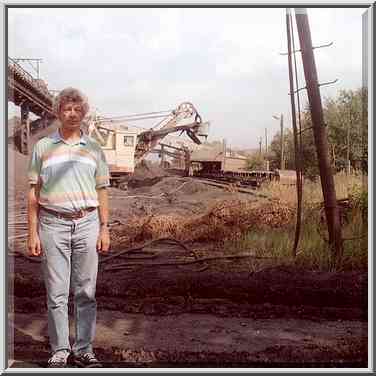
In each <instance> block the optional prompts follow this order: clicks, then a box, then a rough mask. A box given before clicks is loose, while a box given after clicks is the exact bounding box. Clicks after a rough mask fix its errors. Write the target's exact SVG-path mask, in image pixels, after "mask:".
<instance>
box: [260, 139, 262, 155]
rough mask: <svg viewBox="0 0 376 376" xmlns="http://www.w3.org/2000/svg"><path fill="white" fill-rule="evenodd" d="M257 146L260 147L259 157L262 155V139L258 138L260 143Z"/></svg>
mask: <svg viewBox="0 0 376 376" xmlns="http://www.w3.org/2000/svg"><path fill="white" fill-rule="evenodd" d="M259 145H260V155H261V153H262V149H261V148H262V137H260V142H259Z"/></svg>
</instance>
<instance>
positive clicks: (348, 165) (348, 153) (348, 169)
mask: <svg viewBox="0 0 376 376" xmlns="http://www.w3.org/2000/svg"><path fill="white" fill-rule="evenodd" d="M350 125H351V103H350V111H349V121H348V122H347V156H346V157H347V158H346V159H347V161H346V162H347V166H346V174H347V175H350V173H351V163H350Z"/></svg>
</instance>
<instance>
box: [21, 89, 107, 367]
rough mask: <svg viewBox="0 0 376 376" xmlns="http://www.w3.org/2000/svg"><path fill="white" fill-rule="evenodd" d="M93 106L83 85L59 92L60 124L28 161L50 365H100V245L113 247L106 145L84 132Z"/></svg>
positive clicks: (32, 242) (31, 229)
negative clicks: (70, 304) (71, 336)
mask: <svg viewBox="0 0 376 376" xmlns="http://www.w3.org/2000/svg"><path fill="white" fill-rule="evenodd" d="M88 110H89V105H88V102H87V99H86V97H85V96H84V95H83V94H82V93H81V92H80V91H78V90H77V89H73V88H67V89H64V90H63V91H62V92H60V94H59V95H58V96H57V97H56V100H55V103H54V112H55V114H56V116H57V117H58V119H59V120H60V127H59V129H58V130H57V131H56V132H55V133H54V134H52V135H50V136H47V137H44V138H42V139H41V140H39V141H38V142H37V143H36V144H35V146H34V148H33V153H32V156H31V159H30V165H29V174H28V176H29V183H30V190H29V193H28V252H29V255H30V256H41V257H42V269H43V276H44V283H45V286H46V291H47V309H48V334H49V341H50V346H51V350H52V356H51V357H50V359H49V360H48V367H66V365H67V359H68V356H69V355H70V354H71V352H72V353H73V354H72V355H73V359H74V362H75V363H76V364H77V365H78V366H80V367H101V364H100V363H99V361H98V360H97V359H96V357H95V354H94V353H93V348H92V342H93V340H94V336H95V325H96V310H97V308H96V300H95V290H96V280H97V271H98V253H97V252H102V253H106V252H108V249H109V245H110V235H109V229H108V195H107V190H106V187H107V186H109V185H110V184H109V170H108V166H107V164H106V161H105V157H104V153H103V151H102V149H101V148H100V146H99V145H98V144H97V143H96V142H95V141H94V140H92V139H91V138H89V137H87V136H86V135H84V134H83V132H82V130H81V122H82V120H83V118H84V117H85V115H86V113H87V112H88ZM70 286H72V290H73V295H74V316H75V342H74V344H73V346H72V347H71V346H70V343H69V321H68V296H69V290H70Z"/></svg>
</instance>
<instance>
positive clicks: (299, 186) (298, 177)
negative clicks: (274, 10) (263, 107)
mask: <svg viewBox="0 0 376 376" xmlns="http://www.w3.org/2000/svg"><path fill="white" fill-rule="evenodd" d="M291 20H292V19H291V11H290V9H286V29H287V48H288V68H289V81H290V99H291V117H292V128H293V131H294V149H295V170H296V188H297V189H296V194H297V215H296V227H295V238H294V245H293V249H292V254H293V257H296V253H297V248H298V244H299V237H300V228H301V223H302V196H303V194H302V179H301V174H302V168H301V164H300V147H299V143H298V128H297V126H296V109H295V94H294V76H293V71H292V51H291V50H292V49H291V39H292V38H291V25H290V22H291Z"/></svg>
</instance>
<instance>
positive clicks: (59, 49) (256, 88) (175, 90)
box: [8, 8, 364, 147]
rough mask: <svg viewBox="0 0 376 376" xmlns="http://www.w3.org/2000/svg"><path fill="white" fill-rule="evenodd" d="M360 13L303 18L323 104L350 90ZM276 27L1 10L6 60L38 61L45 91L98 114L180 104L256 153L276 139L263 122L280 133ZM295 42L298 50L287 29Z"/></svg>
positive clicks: (279, 15) (264, 20)
mask: <svg viewBox="0 0 376 376" xmlns="http://www.w3.org/2000/svg"><path fill="white" fill-rule="evenodd" d="M363 12H364V10H361V9H351V8H349V9H340V8H336V9H330V8H327V9H309V12H308V14H309V19H310V24H311V32H312V39H313V42H314V44H315V45H318V44H324V43H327V42H330V41H333V42H334V45H333V46H332V47H329V48H325V49H320V50H315V57H316V63H317V69H318V74H319V78H320V80H321V81H331V80H334V79H335V78H338V79H339V82H338V84H336V85H333V86H330V87H329V86H328V87H323V88H322V95H323V96H326V95H335V93H336V92H337V91H338V90H339V89H340V88H349V89H355V88H357V87H359V86H360V82H361V37H362V36H361V14H362V13H363ZM285 22H286V21H285V9H283V8H279V9H277V8H269V9H265V8H264V9H262V8H254V9H253V8H244V9H235V8H226V9H220V8H218V9H176V8H171V9H157V8H142V9H137V8H119V9H109V8H104V9H95V8H92V9H78V8H75V9H59V8H51V9H39V8H29V9H27V8H24V9H19V8H17V9H16V8H11V9H9V33H8V34H9V55H10V56H13V57H40V58H43V63H42V66H41V72H42V77H43V78H45V79H46V81H47V82H48V84H49V87H50V88H52V89H62V88H63V87H65V86H72V85H75V86H78V87H80V88H81V89H82V90H83V91H85V92H86V93H87V94H88V95H89V97H90V99H91V101H92V102H93V106H95V107H98V108H99V109H100V111H101V112H102V113H105V114H107V115H111V114H113V115H114V116H115V115H121V114H129V113H137V112H149V111H158V110H165V109H166V108H167V109H168V108H173V107H175V106H176V105H178V104H179V103H180V102H182V101H186V100H188V101H192V102H193V103H194V105H195V106H196V107H197V109H198V110H199V112H201V114H202V115H203V119H204V120H210V121H211V123H212V126H211V132H212V136H215V137H218V138H227V139H228V142H229V143H231V144H234V145H241V146H250V147H256V146H257V145H258V140H259V137H260V136H262V137H263V135H264V128H265V127H269V130H270V135H271V134H272V132H274V131H278V127H279V125H278V122H276V121H275V120H273V119H272V118H271V115H272V114H275V113H281V112H283V113H284V114H285V118H286V124H287V125H288V119H289V113H290V102H289V96H288V94H287V93H288V91H289V83H288V71H287V57H286V56H281V55H279V53H280V52H283V51H286V49H287V48H286V46H287V42H286V23H285ZM295 38H296V44H297V47H298V35H297V32H296V28H295ZM298 57H299V56H298ZM298 64H299V72H300V73H299V76H300V77H301V78H300V84H301V86H304V85H305V84H304V79H303V69H302V66H301V61H300V57H299V58H298ZM303 98H304V94H303ZM270 139H271V136H270Z"/></svg>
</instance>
